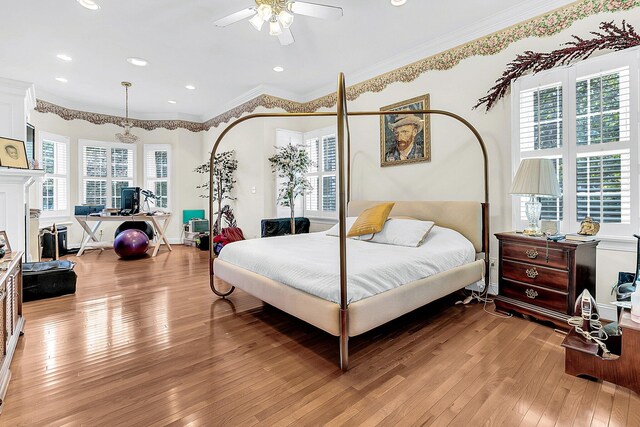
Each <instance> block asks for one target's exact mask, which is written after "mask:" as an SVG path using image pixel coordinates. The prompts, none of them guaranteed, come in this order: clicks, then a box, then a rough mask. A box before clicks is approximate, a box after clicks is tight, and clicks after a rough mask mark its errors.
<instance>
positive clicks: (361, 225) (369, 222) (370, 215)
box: [347, 203, 395, 237]
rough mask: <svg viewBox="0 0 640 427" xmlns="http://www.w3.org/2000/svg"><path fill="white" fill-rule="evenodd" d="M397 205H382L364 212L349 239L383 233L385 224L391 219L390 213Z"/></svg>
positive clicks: (354, 225)
mask: <svg viewBox="0 0 640 427" xmlns="http://www.w3.org/2000/svg"><path fill="white" fill-rule="evenodd" d="M393 205H395V203H381V204H379V205H376V206H374V207H372V208H369V209H366V210H365V211H363V212H362V213H361V214H360V216H359V217H358V219H356V222H354V223H353V225H352V226H351V229H350V230H349V232H348V233H347V237H356V236H363V235H365V234H375V233H379V232H380V231H382V228H383V227H384V223H385V222H386V221H387V218H389V213H390V212H391V209H393Z"/></svg>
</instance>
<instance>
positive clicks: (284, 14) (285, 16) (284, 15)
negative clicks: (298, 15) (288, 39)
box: [278, 10, 293, 28]
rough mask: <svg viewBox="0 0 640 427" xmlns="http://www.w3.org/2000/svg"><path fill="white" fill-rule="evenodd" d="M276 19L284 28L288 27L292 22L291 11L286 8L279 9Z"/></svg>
mask: <svg viewBox="0 0 640 427" xmlns="http://www.w3.org/2000/svg"><path fill="white" fill-rule="evenodd" d="M278 21H280V23H281V24H282V26H283V27H284V28H289V27H290V26H291V24H293V13H291V12H289V11H288V10H281V11H280V13H279V14H278Z"/></svg>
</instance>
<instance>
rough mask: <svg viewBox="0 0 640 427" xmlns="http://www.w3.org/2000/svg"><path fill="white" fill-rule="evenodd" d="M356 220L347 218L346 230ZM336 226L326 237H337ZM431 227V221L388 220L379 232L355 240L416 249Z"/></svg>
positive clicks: (354, 217) (432, 224)
mask: <svg viewBox="0 0 640 427" xmlns="http://www.w3.org/2000/svg"><path fill="white" fill-rule="evenodd" d="M356 219H358V217H357V216H353V217H347V227H346V229H347V230H349V228H351V226H352V225H353V223H354V222H355V221H356ZM338 226H339V224H336V225H334V226H333V227H331V228H330V229H329V230H327V236H338V233H339V232H340V230H339V229H338ZM433 226H434V223H433V221H420V220H417V219H399V218H390V219H388V220H387V222H386V223H385V224H384V228H383V229H382V231H381V232H379V233H376V234H373V235H371V234H368V235H365V236H360V237H357V239H359V240H364V241H367V242H373V243H383V244H386V245H396V246H409V247H413V248H417V247H418V246H420V245H421V244H422V243H423V242H424V240H425V239H426V238H427V235H428V234H429V232H430V231H431V229H432V228H433ZM354 238H355V237H354Z"/></svg>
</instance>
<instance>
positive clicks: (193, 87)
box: [185, 85, 196, 90]
mask: <svg viewBox="0 0 640 427" xmlns="http://www.w3.org/2000/svg"><path fill="white" fill-rule="evenodd" d="M185 89H189V90H196V87H195V86H194V85H186V86H185Z"/></svg>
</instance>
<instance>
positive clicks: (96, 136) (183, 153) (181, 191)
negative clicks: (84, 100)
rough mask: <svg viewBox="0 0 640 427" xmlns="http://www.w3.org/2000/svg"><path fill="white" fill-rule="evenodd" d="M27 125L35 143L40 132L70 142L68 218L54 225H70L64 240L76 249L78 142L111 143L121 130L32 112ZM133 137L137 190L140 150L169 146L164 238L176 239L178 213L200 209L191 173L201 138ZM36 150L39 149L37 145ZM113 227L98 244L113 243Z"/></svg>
mask: <svg viewBox="0 0 640 427" xmlns="http://www.w3.org/2000/svg"><path fill="white" fill-rule="evenodd" d="M31 123H32V124H33V125H34V126H35V128H36V133H37V135H36V138H37V140H38V141H39V136H40V133H41V132H48V133H53V134H57V135H62V136H67V137H69V139H70V147H69V151H70V188H69V192H70V206H69V209H70V216H68V217H65V218H56V219H55V221H56V222H61V221H71V222H72V223H73V225H71V226H69V228H68V240H69V243H70V244H71V245H77V244H79V243H80V239H81V238H82V229H81V228H80V226H79V225H78V224H77V223H76V222H75V219H73V216H72V215H73V207H74V205H79V204H81V195H80V188H79V187H80V184H79V174H80V171H79V157H78V140H80V139H89V140H96V141H107V142H115V134H116V133H118V132H121V131H122V128H120V127H118V126H115V125H112V124H106V125H94V124H92V123H89V122H86V121H84V120H71V121H66V120H64V119H62V118H60V117H58V116H56V115H54V114H43V113H38V112H33V113H32V115H31ZM133 133H134V134H136V135H137V136H138V137H139V138H140V139H139V141H138V142H137V143H136V144H135V146H136V147H137V151H136V182H135V185H137V186H140V187H142V186H144V176H143V174H144V166H143V146H144V144H170V145H171V177H172V180H171V188H170V191H171V194H170V198H171V200H170V202H169V203H170V205H171V206H170V208H171V211H172V213H173V214H174V216H173V218H172V220H171V223H170V224H169V228H168V229H167V236H168V237H169V238H170V239H174V241H177V239H179V238H180V236H181V223H182V210H183V209H200V208H201V205H202V201H201V199H200V198H199V197H198V194H199V192H198V190H196V188H195V187H196V186H197V185H198V184H200V180H201V176H200V175H198V174H197V173H195V172H193V169H194V168H195V167H196V166H197V165H198V164H200V163H202V158H201V155H200V153H201V152H202V149H201V147H202V134H201V133H193V132H190V131H188V130H184V129H178V130H173V131H170V130H166V129H156V130H153V131H145V130H143V129H138V128H134V129H133ZM38 147H39V145H38ZM34 190H35V186H34V187H33V188H32V191H31V197H32V206H34V207H35V206H39V201H38V200H37V198H36V197H35V194H36V192H35V191H34ZM51 222H53V220H48V219H43V220H42V221H41V225H49V223H51ZM116 227H117V223H110V224H105V225H104V226H103V227H102V230H103V238H102V240H105V241H110V240H113V233H114V231H115V228H116Z"/></svg>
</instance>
